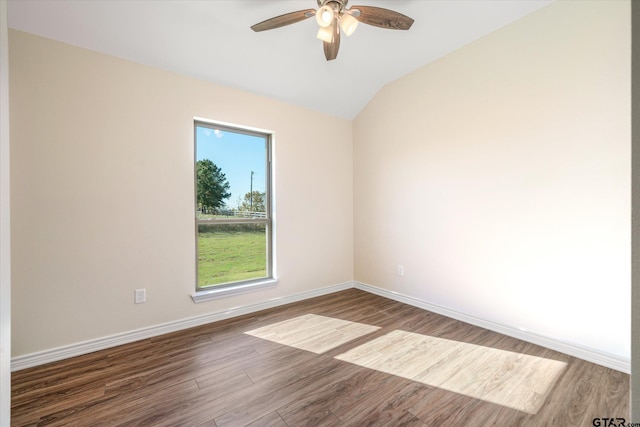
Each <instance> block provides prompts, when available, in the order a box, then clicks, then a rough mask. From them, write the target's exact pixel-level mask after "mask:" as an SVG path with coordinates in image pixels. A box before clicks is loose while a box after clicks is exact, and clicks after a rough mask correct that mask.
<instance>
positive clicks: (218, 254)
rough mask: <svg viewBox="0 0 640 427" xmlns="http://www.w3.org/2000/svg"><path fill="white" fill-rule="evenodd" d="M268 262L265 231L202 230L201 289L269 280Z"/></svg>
mask: <svg viewBox="0 0 640 427" xmlns="http://www.w3.org/2000/svg"><path fill="white" fill-rule="evenodd" d="M266 258H267V255H266V240H265V229H264V227H261V228H258V229H254V230H252V229H248V227H246V226H242V227H238V226H227V227H215V226H200V232H199V233H198V286H200V287H204V286H210V285H219V284H222V283H227V282H235V281H238V280H247V279H254V278H260V277H265V276H266V275H267V269H266Z"/></svg>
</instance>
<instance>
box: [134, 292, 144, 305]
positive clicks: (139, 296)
mask: <svg viewBox="0 0 640 427" xmlns="http://www.w3.org/2000/svg"><path fill="white" fill-rule="evenodd" d="M143 302H147V290H146V289H136V290H135V303H136V304H142V303H143Z"/></svg>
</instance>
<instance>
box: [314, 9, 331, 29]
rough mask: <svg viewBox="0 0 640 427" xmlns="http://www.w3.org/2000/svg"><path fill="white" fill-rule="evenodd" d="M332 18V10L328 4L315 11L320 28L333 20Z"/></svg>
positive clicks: (328, 24)
mask: <svg viewBox="0 0 640 427" xmlns="http://www.w3.org/2000/svg"><path fill="white" fill-rule="evenodd" d="M333 18H334V12H333V9H332V8H331V7H330V6H327V5H324V6H322V7H321V8H319V9H318V11H317V12H316V22H317V23H318V25H320V27H322V28H326V27H328V26H330V25H331V23H332V22H333Z"/></svg>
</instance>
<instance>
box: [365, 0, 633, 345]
mask: <svg viewBox="0 0 640 427" xmlns="http://www.w3.org/2000/svg"><path fill="white" fill-rule="evenodd" d="M630 52H631V48H630V4H629V2H627V1H615V2H614V1H560V2H556V3H554V4H551V5H550V6H547V7H545V8H543V9H541V10H539V11H537V12H534V13H533V14H531V15H529V16H527V17H525V18H524V19H522V20H520V21H518V22H516V23H514V24H513V25H510V26H508V27H505V28H503V29H501V30H499V31H497V32H495V33H492V34H490V35H488V36H487V37H484V38H483V39H481V40H479V41H477V42H475V43H473V44H470V45H468V46H466V47H464V48H462V49H460V50H458V51H456V52H454V53H452V54H450V55H448V56H446V57H444V58H442V59H441V60H439V61H437V62H435V63H432V64H430V65H427V66H425V67H422V68H420V69H418V70H416V71H415V72H413V73H411V74H409V75H407V76H405V77H403V78H401V79H399V80H398V81H396V82H393V83H391V84H389V85H388V86H386V87H385V88H384V89H383V90H381V91H380V92H379V93H378V94H377V95H376V96H375V97H374V99H373V100H372V101H371V102H370V103H369V105H368V106H367V107H366V108H365V109H364V110H363V111H362V112H361V114H360V115H359V116H358V117H357V118H356V119H355V121H354V141H355V143H354V162H355V163H354V164H355V166H354V195H355V204H354V211H355V221H354V226H355V279H356V280H357V281H360V282H364V283H368V284H371V285H374V286H378V287H380V288H384V289H387V290H391V291H395V292H400V293H403V294H406V295H409V296H412V297H415V298H419V299H421V300H424V301H427V302H430V303H433V304H437V305H441V306H443V307H446V308H449V309H452V310H457V311H459V312H462V313H465V314H467V315H470V316H475V317H477V318H480V319H485V320H489V321H492V322H497V323H500V324H503V325H507V326H509V327H511V328H517V329H522V330H526V331H529V332H531V333H537V334H541V335H544V336H547V337H551V338H554V339H556V340H559V341H567V342H569V343H573V344H577V345H580V346H586V347H592V348H594V349H597V350H599V351H601V352H608V353H611V354H614V355H618V356H622V357H626V358H628V357H629V347H630V343H629V341H630V340H629V336H630V331H629V325H630V310H629V307H630V299H629V298H630V231H631V229H630V184H631V181H630V179H631V178H630V177H631V169H630ZM397 264H402V265H404V268H405V275H404V276H403V277H400V276H398V275H397V274H396V265H397Z"/></svg>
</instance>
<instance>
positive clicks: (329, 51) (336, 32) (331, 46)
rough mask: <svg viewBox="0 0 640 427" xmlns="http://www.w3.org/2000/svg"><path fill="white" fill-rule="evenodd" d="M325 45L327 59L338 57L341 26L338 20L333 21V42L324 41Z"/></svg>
mask: <svg viewBox="0 0 640 427" xmlns="http://www.w3.org/2000/svg"><path fill="white" fill-rule="evenodd" d="M322 45H323V47H324V57H325V58H327V61H332V60H334V59H336V58H337V57H338V50H339V49H340V27H339V26H338V21H334V22H333V40H331V42H322Z"/></svg>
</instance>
